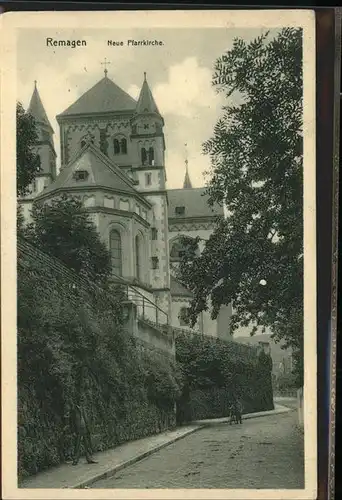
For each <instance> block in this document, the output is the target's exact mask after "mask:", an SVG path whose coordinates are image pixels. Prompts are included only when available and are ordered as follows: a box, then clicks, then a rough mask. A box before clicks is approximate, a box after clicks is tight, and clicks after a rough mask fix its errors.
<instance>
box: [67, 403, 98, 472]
mask: <svg viewBox="0 0 342 500" xmlns="http://www.w3.org/2000/svg"><path fill="white" fill-rule="evenodd" d="M71 427H72V430H73V432H74V435H75V447H74V457H73V462H72V465H77V464H78V461H79V459H80V451H81V442H82V443H83V446H84V450H85V456H86V460H87V462H88V464H97V463H98V462H96V461H95V460H94V459H93V456H92V455H93V453H92V447H91V437H90V429H89V423H88V419H87V415H86V413H85V410H84V405H82V404H76V405H75V406H74V409H73V411H72V415H71Z"/></svg>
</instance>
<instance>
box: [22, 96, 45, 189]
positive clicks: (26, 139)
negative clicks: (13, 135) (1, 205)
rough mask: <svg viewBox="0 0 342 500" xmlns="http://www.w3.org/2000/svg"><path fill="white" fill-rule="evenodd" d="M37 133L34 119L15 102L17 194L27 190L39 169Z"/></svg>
mask: <svg viewBox="0 0 342 500" xmlns="http://www.w3.org/2000/svg"><path fill="white" fill-rule="evenodd" d="M37 141H38V133H37V129H36V123H35V119H34V118H33V116H32V115H30V114H29V113H26V112H25V110H24V108H23V106H22V104H21V103H20V102H18V103H17V195H18V196H24V195H26V194H28V192H29V185H30V184H31V183H32V181H33V180H34V179H35V177H36V174H37V172H39V171H40V157H39V155H38V154H37V151H36V147H35V146H36V143H37Z"/></svg>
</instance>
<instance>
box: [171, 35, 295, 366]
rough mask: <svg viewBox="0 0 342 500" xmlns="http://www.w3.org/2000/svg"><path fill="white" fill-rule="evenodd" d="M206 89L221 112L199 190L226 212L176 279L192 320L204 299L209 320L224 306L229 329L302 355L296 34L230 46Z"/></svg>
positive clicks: (209, 143) (207, 148) (207, 147)
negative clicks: (260, 331)
mask: <svg viewBox="0 0 342 500" xmlns="http://www.w3.org/2000/svg"><path fill="white" fill-rule="evenodd" d="M213 85H214V87H215V88H216V89H217V91H218V92H221V93H223V94H224V95H225V97H226V105H225V106H224V107H223V109H222V116H221V118H220V119H219V121H218V122H217V124H216V126H215V128H214V134H213V137H211V138H210V139H209V140H208V141H207V142H206V143H205V144H204V153H205V154H207V155H209V156H210V160H211V169H210V172H208V173H209V174H210V179H209V181H208V186H207V191H208V194H209V203H210V204H213V203H219V204H221V205H225V206H226V209H227V214H228V217H227V218H225V219H224V220H222V219H221V220H218V222H217V225H216V229H215V231H214V232H213V234H212V235H211V237H210V238H209V240H208V241H207V243H206V246H205V249H204V251H203V252H202V255H201V256H200V257H197V258H194V259H191V258H187V255H185V256H184V257H183V259H182V263H181V266H180V272H179V279H180V280H181V281H182V282H183V284H184V285H185V286H187V287H188V288H189V289H190V290H191V291H192V292H193V294H194V299H193V301H192V305H191V308H190V315H191V317H192V322H193V323H194V322H195V321H196V317H197V315H198V314H199V313H200V312H201V311H202V310H205V309H207V308H208V307H209V300H210V302H211V304H212V306H213V317H214V318H215V317H216V316H217V314H218V311H219V308H220V306H221V305H222V304H228V303H230V302H232V303H233V307H234V314H233V318H232V330H233V331H234V330H235V329H237V328H238V327H239V326H248V325H251V329H252V330H251V332H252V333H254V332H255V331H256V328H257V327H262V328H266V327H270V328H271V329H272V331H273V333H274V336H275V339H280V338H282V339H284V340H285V347H286V345H291V346H292V347H293V348H294V350H295V351H297V352H301V351H302V338H303V258H302V255H303V180H302V177H303V160H302V153H303V134H302V114H303V105H302V92H303V88H302V32H301V30H300V29H290V28H286V29H283V30H282V31H281V32H279V34H278V35H277V36H275V37H273V38H272V37H271V35H270V33H266V34H264V35H263V36H260V37H259V38H257V39H256V40H254V41H252V42H250V43H247V42H245V41H244V40H241V39H236V40H235V41H234V44H233V47H232V49H231V50H229V51H228V52H227V53H226V54H224V55H223V56H222V57H220V58H219V59H218V60H217V61H216V64H215V74H214V77H213ZM193 244H195V243H193ZM263 280H264V281H265V282H266V284H265V283H264V282H263ZM260 282H261V283H264V284H265V286H262V285H261V284H260ZM301 358H302V356H301V355H299V357H298V359H301Z"/></svg>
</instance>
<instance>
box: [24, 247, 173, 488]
mask: <svg viewBox="0 0 342 500" xmlns="http://www.w3.org/2000/svg"><path fill="white" fill-rule="evenodd" d="M17 248H18V269H17V271H18V280H17V281H18V328H17V334H18V474H19V478H23V477H25V476H27V475H31V474H34V473H36V472H38V471H41V470H43V469H46V468H48V467H50V466H53V465H57V464H59V463H61V462H63V461H64V460H65V459H68V458H70V457H71V455H72V451H73V439H72V434H71V431H70V429H69V427H68V421H67V419H66V413H67V412H66V409H67V407H68V406H69V405H70V404H73V403H75V402H76V403H77V402H79V400H80V398H82V400H83V404H84V405H85V407H86V412H87V414H88V416H89V417H90V425H91V432H92V438H93V439H92V441H93V447H94V450H95V451H99V450H104V449H106V448H109V447H113V446H116V445H118V444H120V443H123V442H125V441H127V440H132V439H138V438H141V437H143V436H146V435H149V434H155V433H157V432H160V431H162V430H165V429H168V428H170V427H173V426H175V424H176V421H175V411H174V408H175V401H176V399H177V397H178V396H179V394H180V375H179V373H178V370H177V368H176V363H175V359H174V357H172V356H168V355H167V353H165V352H163V351H161V350H158V349H154V348H153V346H151V345H148V344H146V343H144V342H143V341H140V340H139V339H135V338H134V337H132V336H131V335H129V334H128V333H127V331H126V330H125V328H124V311H123V307H124V299H125V297H124V295H123V291H122V290H121V289H120V288H118V287H114V288H112V287H109V288H108V289H107V290H104V289H100V288H97V287H96V286H94V285H92V284H91V283H89V282H87V281H84V280H82V279H80V278H79V276H78V275H76V274H75V273H73V272H71V271H70V270H69V269H68V268H67V267H65V266H64V265H62V264H61V263H60V262H59V261H57V260H56V259H53V258H50V257H48V256H47V255H45V254H43V253H42V252H40V251H38V250H37V249H36V248H34V247H32V245H30V244H28V243H27V242H26V241H24V240H19V241H18V247H17Z"/></svg>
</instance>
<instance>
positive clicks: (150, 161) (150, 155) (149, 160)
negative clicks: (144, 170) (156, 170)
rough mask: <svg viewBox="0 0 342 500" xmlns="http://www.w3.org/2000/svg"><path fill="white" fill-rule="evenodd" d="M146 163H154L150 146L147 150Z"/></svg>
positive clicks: (152, 150)
mask: <svg viewBox="0 0 342 500" xmlns="http://www.w3.org/2000/svg"><path fill="white" fill-rule="evenodd" d="M148 164H149V165H154V149H153V148H152V147H150V148H149V150H148Z"/></svg>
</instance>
